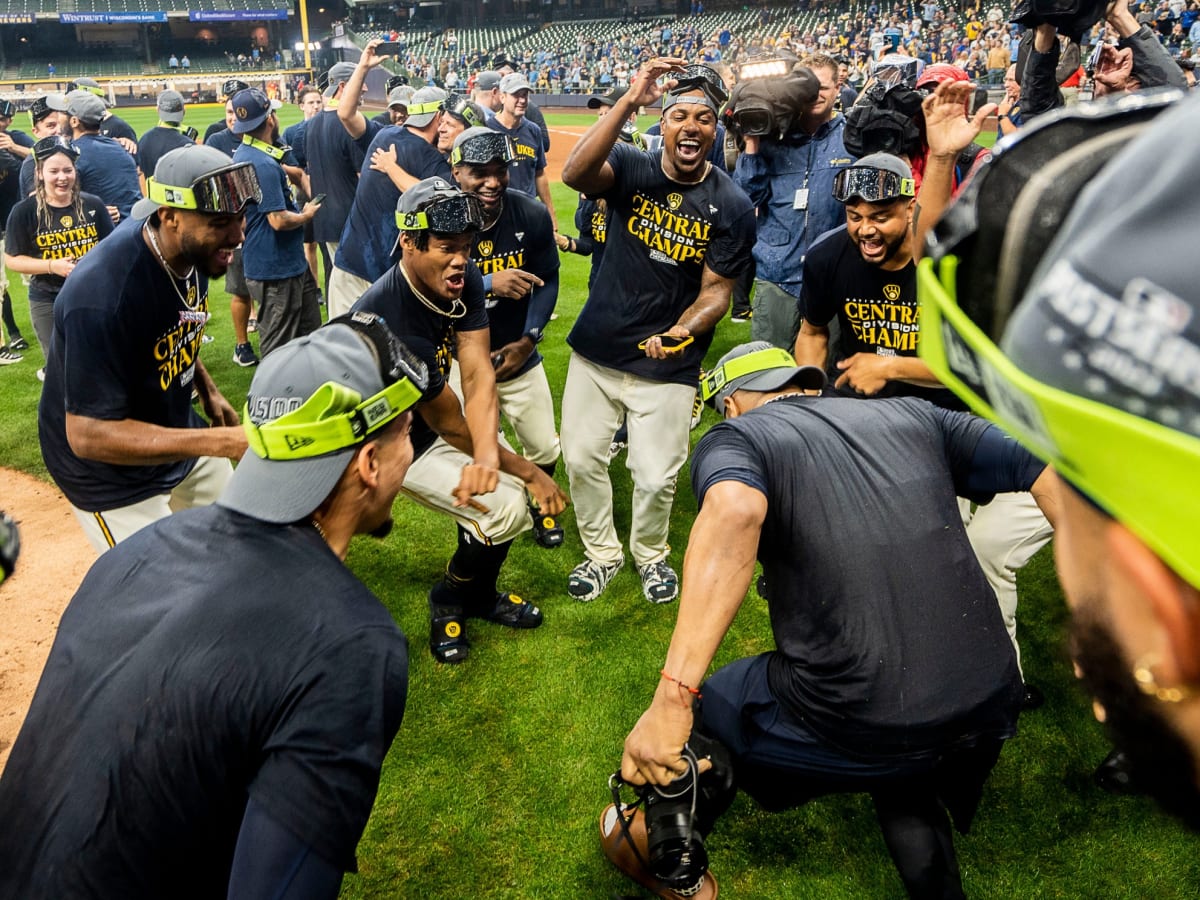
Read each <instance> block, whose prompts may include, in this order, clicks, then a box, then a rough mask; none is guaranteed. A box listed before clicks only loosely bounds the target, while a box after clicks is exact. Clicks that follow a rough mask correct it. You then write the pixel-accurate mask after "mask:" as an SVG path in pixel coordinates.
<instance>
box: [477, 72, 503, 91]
mask: <svg viewBox="0 0 1200 900" xmlns="http://www.w3.org/2000/svg"><path fill="white" fill-rule="evenodd" d="M498 87H500V73H499V72H495V71H493V70H491V69H487V70H485V71H483V72H480V73H479V74H478V75H476V76H475V90H477V91H492V90H495V89H496V88H498Z"/></svg>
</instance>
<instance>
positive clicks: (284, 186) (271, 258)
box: [233, 144, 308, 281]
mask: <svg viewBox="0 0 1200 900" xmlns="http://www.w3.org/2000/svg"><path fill="white" fill-rule="evenodd" d="M233 161H234V162H235V163H243V162H248V163H250V164H251V165H253V166H254V172H255V174H256V175H258V186H259V190H261V191H262V200H260V201H259V202H257V203H254V202H253V201H251V203H250V204H249V205H248V206H247V207H246V239H245V241H243V243H242V266H243V268H244V269H245V272H246V277H247V278H250V279H252V280H254V281H282V280H283V279H285V278H295V277H296V276H297V275H303V274H304V272H305V271H306V270H307V269H308V260H306V259H305V257H304V229H303V228H289V229H286V230H284V231H276V230H275V229H274V228H272V227H271V223H270V221H269V220H268V219H267V213H272V212H280V211H286V212H293V213H294V212H299V211H300V210H299V209H298V208H297V206H296V204H295V201H294V200H293V199H292V189H291V185H290V184H288V179H287V175H286V174H285V173H284V171H283V166H281V165H280V164H279V162H278V161H277V160H275V159H274V158H272V157H271V156H270V155H269V154H267V153H265V152H264V151H262V150H260V149H258V148H257V147H251V146H250V145H249V144H242V145H241V146H240V147H238V148H237V150H235V151H234V154H233Z"/></svg>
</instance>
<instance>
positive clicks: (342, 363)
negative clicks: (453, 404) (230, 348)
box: [217, 321, 425, 524]
mask: <svg viewBox="0 0 1200 900" xmlns="http://www.w3.org/2000/svg"><path fill="white" fill-rule="evenodd" d="M377 327H383V328H386V326H382V325H380V326H377ZM392 340H395V339H394V337H393V338H392ZM397 343H398V342H397ZM388 362H389V361H385V362H382V363H381V360H380V355H379V350H378V348H377V347H376V345H375V344H374V343H373V342H372V340H371V339H369V338H367V337H366V336H365V335H364V334H361V333H360V332H359V331H358V329H357V328H355V327H352V326H350V325H348V324H346V323H345V322H338V321H334V322H330V323H329V324H327V325H325V326H324V327H322V328H318V329H317V330H316V331H314V332H312V333H311V334H307V335H304V336H303V337H299V338H296V339H295V340H293V341H289V342H288V343H286V344H284V345H283V346H282V347H279V348H278V349H276V350H273V351H272V352H271V353H268V354H267V355H266V356H265V357H264V358H263V361H262V362H261V363H260V364H259V366H258V370H257V371H256V372H255V373H254V380H253V381H252V382H251V383H250V391H249V393H248V394H247V396H246V411H245V417H244V418H245V421H244V423H243V424H244V427H245V428H246V432H247V435H248V437H249V439H250V449H249V450H247V451H246V454H245V455H244V456H243V457H242V459H241V462H239V463H238V467H237V469H236V470H235V471H234V473H233V477H232V478H230V480H229V483H228V484H227V485H226V487H225V490H224V492H223V493H222V494H221V498H220V499H219V500H218V501H217V502H218V503H219V504H220V505H221V506H224V507H226V508H227V509H232V510H234V511H236V512H240V513H243V514H244V515H247V516H251V517H252V518H255V519H261V520H262V521H264V522H274V523H278V524H282V523H286V522H297V521H300V520H303V519H304V518H306V517H307V516H309V515H311V514H312V513H313V511H314V510H316V508H317V507H318V506H320V505H321V503H322V502H324V500H325V498H326V497H328V496H329V494H330V493H331V492H332V491H333V489H334V488H335V487H336V486H337V483H338V481H339V479H341V477H342V473H343V472H345V471H346V466H348V465H349V464H350V461H351V460H352V459H353V458H354V454H355V452H356V451H357V449H358V447H359V446H360V445H361V444H362V442H363V441H364V440H365V439H366V435H365V434H361V433H360V431H359V429H357V428H347V429H346V431H345V440H344V441H343V443H344V446H341V447H337V448H336V449H333V450H331V451H329V452H327V453H323V454H321V455H319V456H291V455H290V454H289V453H288V452H287V451H285V452H284V453H282V454H280V455H281V456H283V457H285V458H268V456H267V455H266V454H270V453H271V452H272V451H271V446H272V445H271V444H269V443H268V442H267V441H266V439H265V438H263V437H262V432H260V431H259V430H258V429H259V428H261V426H263V425H266V424H267V423H270V422H274V421H275V420H277V419H280V418H282V417H283V416H286V415H289V414H293V413H296V412H297V411H298V410H300V409H301V407H303V406H304V405H305V403H306V402H307V401H308V400H310V399H311V398H312V397H313V396H314V395H316V394H317V393H319V392H322V391H327V392H329V394H330V398H329V402H327V403H323V404H321V405H320V408H319V409H316V410H313V411H312V412H311V415H307V416H306V415H305V414H304V413H300V414H299V419H300V421H298V422H296V423H295V424H296V425H297V426H309V427H311V426H313V425H316V424H317V423H319V422H322V421H324V420H326V419H332V418H335V417H339V416H342V415H347V414H350V413H352V412H354V410H355V407H356V406H357V405H358V404H360V403H361V402H362V401H364V400H366V399H368V398H371V397H374V396H375V395H376V394H378V393H379V392H380V391H382V390H383V389H384V387H385V386H386V385H385V383H384V376H383V369H384V368H385V367H386V366H387V365H388ZM330 383H332V384H333V385H336V386H337V388H339V389H341V388H344V389H345V391H344V392H342V391H339V390H330V389H329V388H328V387H326V386H327V385H329V384H330ZM417 387H418V389H419V390H424V388H425V385H424V384H418V385H417ZM372 409H374V406H373V407H372ZM402 411H403V408H401V409H396V408H395V407H394V406H393V407H391V408H390V410H389V412H393V413H395V415H399V413H400V412H402ZM393 417H394V416H393ZM293 418H297V417H296V416H293ZM282 440H283V441H284V442H285V445H286V447H287V448H288V449H289V450H290V449H293V448H297V447H302V446H304V444H305V443H308V444H309V445H311V444H312V438H311V435H309V434H301V433H300V431H297V433H296V435H287V434H285V435H283V436H282ZM325 440H329V438H325ZM333 442H334V443H338V442H339V441H338V440H337V439H333ZM260 453H261V454H264V455H260Z"/></svg>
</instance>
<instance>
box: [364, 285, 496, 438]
mask: <svg viewBox="0 0 1200 900" xmlns="http://www.w3.org/2000/svg"><path fill="white" fill-rule="evenodd" d="M431 302H433V303H436V305H437V306H438V310H434V309H430V308H429V306H427V305H426V304H425V303H424V302H423V301H422V300H421V298H420V297H418V296H417V295H416V294H414V293H413V290H412V288H411V287H409V286H408V281H407V280H406V279H405V277H404V274H403V273H402V272H401V271H400V266H398V265H395V266H392V267H391V268H390V269H388V271H387V272H385V273H384V274H383V277H381V278H380V279H379V280H378V281H376V282H375V283H374V284H372V285H371V286H370V287H369V288H367V290H366V291H365V292H364V293H363V295H362V296H361V297H359V298H358V301H357V302H356V303H355V304H354V307H353V309H354V310H355V311H358V310H363V311H366V312H373V313H375V314H376V315H379V316H382V317H383V319H384V321H385V322H387V326H388V328H390V329H391V330H392V332H393V333H394V334H395V335H396V337H398V338H400V340H402V341H403V342H404V343H405V344H407V345H408V348H409V349H410V350H412V352H413V353H415V354H417V356H419V357H420V358H421V360H422V361H423V362H424V363H425V365H426V367H427V368H428V369H429V387H428V388H427V389H426V390H425V393H424V394H423V395H422V397H421V399H422V400H423V401H424V400H432V399H434V398H435V397H437V395H438V394H440V393H441V392H442V388H443V387H444V386H445V383H446V376H447V375H449V374H450V364H451V363H452V362H453V360H454V352H455V349H456V346H457V345H456V340H455V335H456V334H457V333H458V332H460V331H479V330H480V329H483V328H487V327H488V314H487V307H486V303H485V301H484V296H483V276H482V275H480V274H479V269H477V268H476V267H475V266H474V265H468V266H467V283H466V286H465V287H464V288H463V293H462V298H461V302H453V303H452V302H449V301H446V300H440V299H439V300H436V301H431ZM439 310H442V311H439ZM447 312H449V313H450V314H451V315H447ZM462 399H463V398H462V397H460V398H459V400H460V401H461V400H462ZM420 411H421V408H420V407H419V406H418V407H417V412H418V413H420ZM435 440H437V435H435V434H434V433H433V431H432V430H431V429H430V428H429V426H428V425H426V424H425V420H424V419H423V418H421V416H420V415H418V416H416V417H415V418H414V419H413V424H412V444H413V454H414V458H415V457H417V456H420V455H421V454H422V453H424V452H425V451H426V450H428V449H429V447H430V445H431V444H433V442H434V441H435Z"/></svg>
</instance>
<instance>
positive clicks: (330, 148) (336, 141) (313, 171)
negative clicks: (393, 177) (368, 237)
mask: <svg viewBox="0 0 1200 900" xmlns="http://www.w3.org/2000/svg"><path fill="white" fill-rule="evenodd" d="M304 152H305V155H306V156H307V157H308V176H309V178H310V179H311V182H312V193H313V196H314V197H315V196H316V195H317V194H324V195H325V202H324V203H322V204H321V208H320V209H319V210H318V211H317V214H316V216H315V217H314V218H313V228H312V234H313V240H314V241H320V242H321V243H325V244H330V243H337V242H338V241H340V240H341V238H342V229H343V228H344V227H345V225H346V219H348V218H349V217H350V207H351V206H352V205H353V203H354V192H355V189H356V188H357V187H358V171H359V169H361V168H362V167H363V148H362V147H360V146H359V145H358V144H357V143H355V141H354V139H353V138H352V137H350V133H349V132H348V131H346V127H345V126H344V125H343V124H342V121H341V119H339V118H338V116H337V110H334V109H326V110H324V111H322V112H319V113H317V114H316V115H315V116H313V117H312V118H311V119H309V120H308V127H307V128H306V129H305V131H304ZM393 212H394V210H393Z"/></svg>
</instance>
